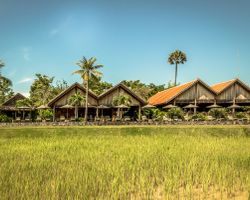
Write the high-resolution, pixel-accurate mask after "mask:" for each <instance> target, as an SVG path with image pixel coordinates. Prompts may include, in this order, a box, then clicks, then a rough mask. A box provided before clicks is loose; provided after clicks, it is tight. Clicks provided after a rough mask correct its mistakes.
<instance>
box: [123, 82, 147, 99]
mask: <svg viewBox="0 0 250 200" xmlns="http://www.w3.org/2000/svg"><path fill="white" fill-rule="evenodd" d="M122 83H123V84H124V85H126V86H127V87H129V88H130V89H131V90H132V91H133V92H135V93H136V94H137V95H138V96H140V97H141V98H143V99H147V98H148V97H149V93H150V91H151V89H150V88H149V87H148V86H147V85H146V84H144V83H142V82H141V81H140V80H135V81H127V80H124V81H122Z"/></svg>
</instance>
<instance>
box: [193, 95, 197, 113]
mask: <svg viewBox="0 0 250 200" xmlns="http://www.w3.org/2000/svg"><path fill="white" fill-rule="evenodd" d="M196 104H197V100H196V98H195V99H194V105H195V106H196ZM194 114H196V108H194Z"/></svg>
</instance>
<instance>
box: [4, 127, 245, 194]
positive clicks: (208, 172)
mask: <svg viewBox="0 0 250 200" xmlns="http://www.w3.org/2000/svg"><path fill="white" fill-rule="evenodd" d="M249 193H250V126H194V127H192V126H162V127H156V126H134V127H133V126H116V127H20V128H0V199H248V198H249Z"/></svg>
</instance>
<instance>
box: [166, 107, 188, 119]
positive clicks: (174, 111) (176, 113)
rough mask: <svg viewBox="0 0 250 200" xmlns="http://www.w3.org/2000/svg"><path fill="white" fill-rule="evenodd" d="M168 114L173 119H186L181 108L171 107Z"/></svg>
mask: <svg viewBox="0 0 250 200" xmlns="http://www.w3.org/2000/svg"><path fill="white" fill-rule="evenodd" d="M167 116H168V117H169V118H171V119H174V118H178V119H184V112H183V110H182V109H181V108H171V109H169V110H168V111H167Z"/></svg>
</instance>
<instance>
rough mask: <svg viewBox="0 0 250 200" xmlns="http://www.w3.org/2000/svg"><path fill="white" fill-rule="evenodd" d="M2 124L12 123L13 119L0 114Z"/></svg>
mask: <svg viewBox="0 0 250 200" xmlns="http://www.w3.org/2000/svg"><path fill="white" fill-rule="evenodd" d="M0 122H11V119H10V118H9V117H8V116H7V115H6V114H0Z"/></svg>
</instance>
